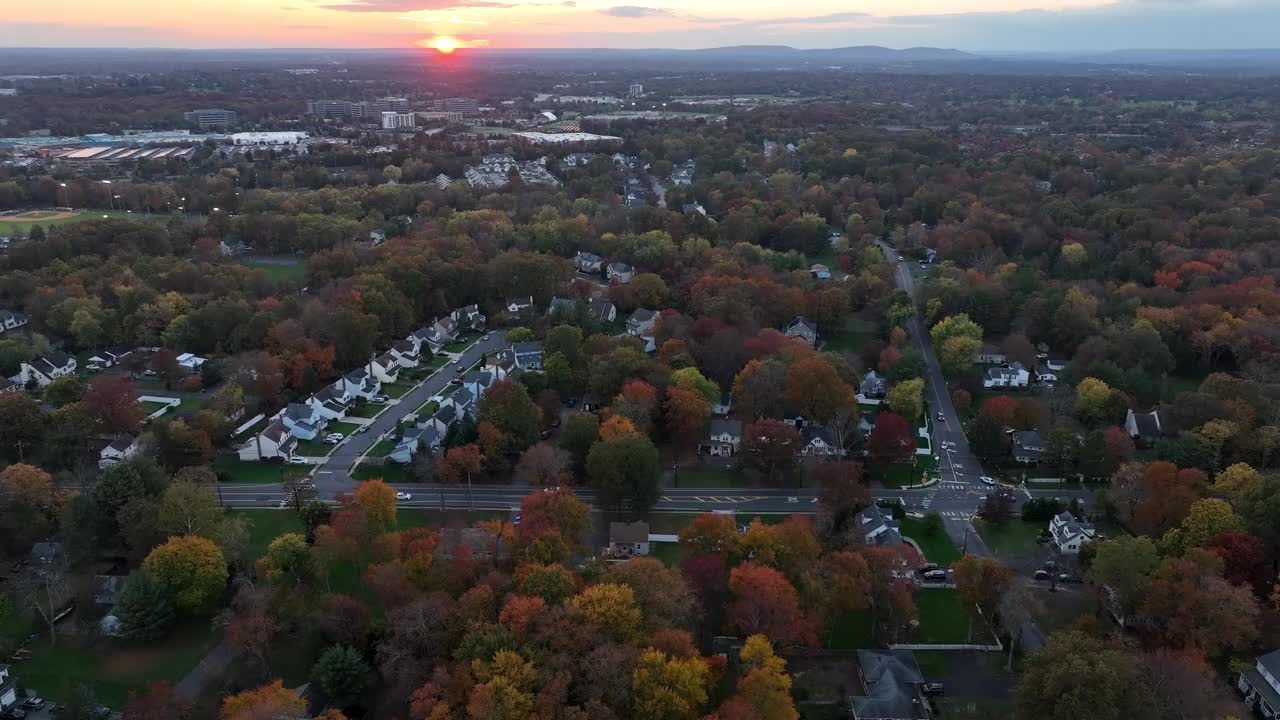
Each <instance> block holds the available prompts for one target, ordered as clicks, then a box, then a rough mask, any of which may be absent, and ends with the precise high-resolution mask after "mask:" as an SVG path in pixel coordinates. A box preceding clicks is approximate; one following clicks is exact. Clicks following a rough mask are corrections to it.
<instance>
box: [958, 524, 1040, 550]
mask: <svg viewBox="0 0 1280 720" xmlns="http://www.w3.org/2000/svg"><path fill="white" fill-rule="evenodd" d="M973 527H974V528H975V529H976V530H977V531H978V535H980V536H981V537H982V542H983V543H985V544H986V546H987V549H988V550H990V551H991V553H992V554H993V555H995V556H996V557H1000V558H1011V557H1032V556H1035V555H1036V554H1037V549H1038V547H1039V546H1038V544H1037V543H1036V538H1038V537H1039V536H1040V534H1041V533H1042V532H1044V531H1045V525H1044V523H1029V522H1024V521H1022V520H1019V519H1017V518H1014V519H1011V520H1008V521H1006V522H1004V523H1002V524H999V525H996V524H994V523H989V522H986V521H984V520H982V519H977V520H974V521H973Z"/></svg>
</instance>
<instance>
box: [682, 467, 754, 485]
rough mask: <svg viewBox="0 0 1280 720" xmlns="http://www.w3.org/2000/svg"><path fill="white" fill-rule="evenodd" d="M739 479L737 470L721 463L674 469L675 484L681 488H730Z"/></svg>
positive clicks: (740, 477) (737, 482)
mask: <svg viewBox="0 0 1280 720" xmlns="http://www.w3.org/2000/svg"><path fill="white" fill-rule="evenodd" d="M741 480H742V476H741V474H740V473H739V472H738V471H737V470H735V469H734V468H732V467H726V466H723V465H695V466H693V467H682V468H680V469H679V470H678V471H676V484H677V485H678V486H679V487H682V488H731V487H737V486H738V484H739V483H740V482H741Z"/></svg>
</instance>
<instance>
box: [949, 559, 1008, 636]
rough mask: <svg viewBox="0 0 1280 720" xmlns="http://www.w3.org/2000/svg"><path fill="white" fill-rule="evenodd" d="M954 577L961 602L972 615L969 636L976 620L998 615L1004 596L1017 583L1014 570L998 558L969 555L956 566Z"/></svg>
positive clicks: (981, 620)
mask: <svg viewBox="0 0 1280 720" xmlns="http://www.w3.org/2000/svg"><path fill="white" fill-rule="evenodd" d="M952 570H953V574H952V578H953V580H954V582H955V584H956V595H957V597H959V599H960V605H961V607H963V608H964V609H965V612H966V613H967V614H968V616H969V638H970V639H972V638H973V623H974V620H977V621H979V622H990V621H991V619H992V618H994V617H995V616H996V612H997V609H998V607H999V604H1000V598H1001V597H1002V596H1003V595H1004V593H1005V591H1006V590H1008V588H1009V585H1010V584H1011V583H1013V582H1014V576H1013V571H1012V570H1010V569H1009V568H1008V567H1007V566H1005V564H1004V563H1002V562H1000V561H999V560H996V559H995V558H984V557H978V556H977V555H965V556H964V557H962V558H960V559H959V560H957V561H956V562H955V564H954V565H952Z"/></svg>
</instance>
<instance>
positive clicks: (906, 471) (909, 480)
mask: <svg viewBox="0 0 1280 720" xmlns="http://www.w3.org/2000/svg"><path fill="white" fill-rule="evenodd" d="M930 460H932V458H930ZM916 466H917V463H916V462H909V463H905V462H902V463H871V464H870V465H868V466H867V476H868V477H869V478H870V479H872V480H875V481H878V482H880V483H881V484H883V485H884V486H885V487H887V488H900V487H903V486H905V485H915V484H917V483H919V482H920V474H921V473H923V472H924V471H925V468H926V467H927V466H921V467H919V468H917V467H916Z"/></svg>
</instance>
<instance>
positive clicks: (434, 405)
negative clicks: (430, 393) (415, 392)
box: [413, 400, 440, 415]
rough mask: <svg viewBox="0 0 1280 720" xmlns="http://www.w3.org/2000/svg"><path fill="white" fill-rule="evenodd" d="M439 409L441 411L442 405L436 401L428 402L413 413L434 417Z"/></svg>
mask: <svg viewBox="0 0 1280 720" xmlns="http://www.w3.org/2000/svg"><path fill="white" fill-rule="evenodd" d="M439 409H440V403H438V402H436V401H435V400H428V401H426V402H424V403H422V404H421V405H419V406H418V409H417V410H414V411H413V412H414V414H415V415H433V414H435V411H436V410H439Z"/></svg>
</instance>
